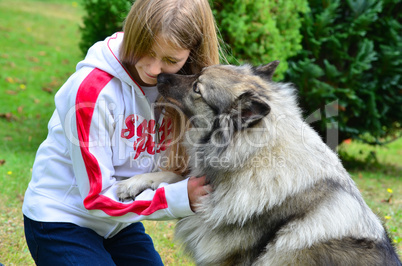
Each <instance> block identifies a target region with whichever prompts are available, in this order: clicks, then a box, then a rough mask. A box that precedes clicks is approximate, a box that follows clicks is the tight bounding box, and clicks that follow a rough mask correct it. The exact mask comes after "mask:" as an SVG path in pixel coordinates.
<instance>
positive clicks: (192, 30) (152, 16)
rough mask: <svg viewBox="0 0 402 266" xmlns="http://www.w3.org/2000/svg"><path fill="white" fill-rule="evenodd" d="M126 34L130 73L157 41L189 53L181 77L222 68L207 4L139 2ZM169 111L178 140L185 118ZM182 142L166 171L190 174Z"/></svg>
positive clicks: (172, 150)
mask: <svg viewBox="0 0 402 266" xmlns="http://www.w3.org/2000/svg"><path fill="white" fill-rule="evenodd" d="M123 31H124V38H123V43H122V47H121V48H120V60H121V61H122V63H123V65H125V66H127V67H128V68H129V69H132V68H133V67H134V66H135V64H136V63H137V62H138V60H139V59H140V58H141V57H143V56H144V55H147V54H149V53H150V49H151V47H152V46H153V44H154V41H155V39H156V37H162V38H164V39H166V40H169V41H170V42H171V43H173V45H175V46H176V47H178V48H182V49H188V50H190V55H189V58H188V60H187V61H186V63H185V64H184V66H183V68H182V69H181V71H180V73H181V74H195V73H198V72H199V71H201V69H202V68H204V67H206V66H210V65H215V64H219V54H220V53H219V52H220V49H221V48H220V45H219V39H218V36H217V27H216V23H215V20H214V17H213V14H212V11H211V7H210V6H209V3H208V0H137V1H135V2H134V4H133V6H132V7H131V10H130V12H129V14H128V16H127V18H126V20H125V22H124V27H123ZM166 109H167V110H166V118H168V119H171V120H172V125H173V129H172V133H173V134H172V139H173V140H176V139H177V138H178V136H179V135H180V133H181V132H183V131H184V130H186V128H185V127H186V125H187V123H185V124H186V125H183V123H182V121H183V120H182V117H181V116H180V114H179V113H178V112H177V111H175V110H174V108H170V109H168V108H166ZM185 121H187V120H185ZM180 142H181V141H176V142H174V144H173V145H171V146H170V147H169V150H168V151H167V153H166V154H167V157H168V158H169V164H168V166H167V167H166V168H165V170H169V171H174V172H176V173H180V174H184V173H186V172H188V168H187V155H186V154H185V149H184V148H183V147H182V145H181V144H180ZM178 158H180V159H179V160H178Z"/></svg>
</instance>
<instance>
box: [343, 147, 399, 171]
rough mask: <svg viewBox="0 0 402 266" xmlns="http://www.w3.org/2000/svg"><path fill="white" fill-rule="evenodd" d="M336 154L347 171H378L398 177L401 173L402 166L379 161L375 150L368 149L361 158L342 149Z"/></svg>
mask: <svg viewBox="0 0 402 266" xmlns="http://www.w3.org/2000/svg"><path fill="white" fill-rule="evenodd" d="M338 155H339V157H340V159H341V161H342V163H343V165H344V167H345V168H346V169H347V170H348V171H370V172H379V173H383V174H385V175H387V176H392V177H400V176H401V173H402V167H400V166H398V165H395V164H391V163H384V162H380V161H379V159H378V157H377V153H376V152H375V151H368V153H367V154H366V156H365V157H362V158H357V157H356V156H354V155H350V154H349V153H347V152H346V151H344V150H339V151H338Z"/></svg>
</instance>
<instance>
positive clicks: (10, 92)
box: [6, 90, 18, 95]
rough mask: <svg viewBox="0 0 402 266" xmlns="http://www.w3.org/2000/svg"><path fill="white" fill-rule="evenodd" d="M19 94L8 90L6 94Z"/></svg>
mask: <svg viewBox="0 0 402 266" xmlns="http://www.w3.org/2000/svg"><path fill="white" fill-rule="evenodd" d="M17 93H18V92H16V91H12V90H7V91H6V94H8V95H16V94H17Z"/></svg>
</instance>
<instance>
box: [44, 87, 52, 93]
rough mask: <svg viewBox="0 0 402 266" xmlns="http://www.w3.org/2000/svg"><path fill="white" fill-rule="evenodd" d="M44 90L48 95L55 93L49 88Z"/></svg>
mask: <svg viewBox="0 0 402 266" xmlns="http://www.w3.org/2000/svg"><path fill="white" fill-rule="evenodd" d="M42 90H43V91H45V92H47V93H53V89H52V88H49V87H45V88H42Z"/></svg>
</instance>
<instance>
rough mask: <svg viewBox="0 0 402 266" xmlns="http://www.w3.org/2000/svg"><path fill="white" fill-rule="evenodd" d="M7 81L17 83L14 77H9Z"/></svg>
mask: <svg viewBox="0 0 402 266" xmlns="http://www.w3.org/2000/svg"><path fill="white" fill-rule="evenodd" d="M6 82H8V83H15V80H14V79H13V78H12V77H7V78H6Z"/></svg>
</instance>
